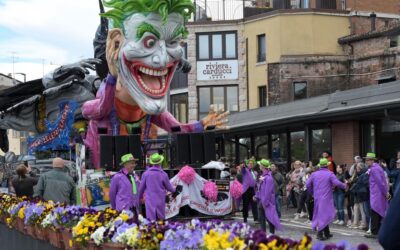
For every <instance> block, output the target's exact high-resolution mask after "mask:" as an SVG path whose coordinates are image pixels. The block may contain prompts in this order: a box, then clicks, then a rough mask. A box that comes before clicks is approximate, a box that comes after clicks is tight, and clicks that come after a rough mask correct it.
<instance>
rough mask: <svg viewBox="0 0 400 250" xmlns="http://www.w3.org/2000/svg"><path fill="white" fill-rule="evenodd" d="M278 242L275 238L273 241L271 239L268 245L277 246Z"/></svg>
mask: <svg viewBox="0 0 400 250" xmlns="http://www.w3.org/2000/svg"><path fill="white" fill-rule="evenodd" d="M276 242H277V240H276V239H275V240H273V241H271V242H269V243H268V244H267V246H268V247H271V248H272V247H275V246H276Z"/></svg>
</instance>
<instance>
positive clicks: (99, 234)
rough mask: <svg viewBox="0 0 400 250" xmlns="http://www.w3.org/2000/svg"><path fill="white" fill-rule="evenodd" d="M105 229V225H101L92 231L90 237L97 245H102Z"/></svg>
mask: <svg viewBox="0 0 400 250" xmlns="http://www.w3.org/2000/svg"><path fill="white" fill-rule="evenodd" d="M105 231H106V228H105V227H99V228H97V229H96V231H94V233H92V235H90V238H91V239H92V240H94V243H96V245H100V244H101V243H103V241H104V232H105Z"/></svg>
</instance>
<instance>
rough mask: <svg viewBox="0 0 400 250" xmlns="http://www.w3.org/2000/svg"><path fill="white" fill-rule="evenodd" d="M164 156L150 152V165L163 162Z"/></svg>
mask: <svg viewBox="0 0 400 250" xmlns="http://www.w3.org/2000/svg"><path fill="white" fill-rule="evenodd" d="M163 160H164V156H162V155H160V154H159V153H155V154H152V155H151V156H150V161H149V162H150V164H151V165H159V164H161V163H162V162H163Z"/></svg>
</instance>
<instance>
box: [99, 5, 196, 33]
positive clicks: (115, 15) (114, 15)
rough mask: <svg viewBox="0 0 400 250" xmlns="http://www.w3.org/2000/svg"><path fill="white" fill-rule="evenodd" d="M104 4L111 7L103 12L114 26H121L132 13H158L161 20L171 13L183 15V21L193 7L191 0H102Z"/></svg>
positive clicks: (187, 17)
mask: <svg viewBox="0 0 400 250" xmlns="http://www.w3.org/2000/svg"><path fill="white" fill-rule="evenodd" d="M103 2H104V6H106V7H109V8H113V9H112V10H109V11H107V12H106V13H104V14H101V16H103V17H107V18H109V19H111V20H112V21H113V26H114V28H122V23H123V21H124V20H125V18H127V17H129V16H131V15H132V14H134V13H158V14H160V16H161V19H162V21H163V22H165V21H166V20H167V17H168V15H169V14H171V13H177V14H180V15H182V16H183V18H184V20H185V22H186V21H187V20H188V19H189V18H190V16H191V14H192V13H193V12H194V10H195V8H194V5H193V3H192V2H191V0H109V1H108V0H103Z"/></svg>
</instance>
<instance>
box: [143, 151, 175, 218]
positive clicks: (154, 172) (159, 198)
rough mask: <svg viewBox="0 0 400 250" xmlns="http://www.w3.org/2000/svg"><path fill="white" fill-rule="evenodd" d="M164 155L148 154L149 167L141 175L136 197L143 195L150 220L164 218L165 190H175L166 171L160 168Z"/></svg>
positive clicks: (172, 191) (147, 216)
mask: <svg viewBox="0 0 400 250" xmlns="http://www.w3.org/2000/svg"><path fill="white" fill-rule="evenodd" d="M163 160H164V156H162V155H160V154H158V153H155V154H152V155H151V156H150V165H151V166H150V167H149V168H148V169H147V170H146V172H144V173H143V175H142V181H141V183H140V187H139V194H138V198H139V199H141V198H142V196H143V194H144V193H146V196H145V206H146V218H147V219H148V220H150V221H155V220H165V197H166V192H167V191H169V192H171V193H174V192H175V188H174V187H173V186H172V185H171V183H170V182H169V179H168V175H167V173H165V172H164V170H162V168H161V164H162V162H163Z"/></svg>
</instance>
